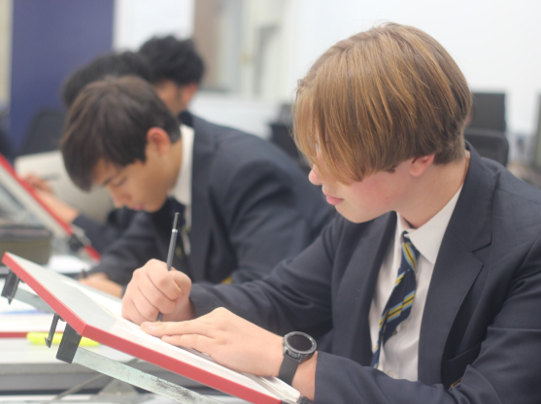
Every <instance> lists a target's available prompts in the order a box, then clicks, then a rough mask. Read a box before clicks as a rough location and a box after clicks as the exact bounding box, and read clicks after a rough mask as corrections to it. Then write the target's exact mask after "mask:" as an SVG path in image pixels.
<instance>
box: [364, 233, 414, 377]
mask: <svg viewBox="0 0 541 404" xmlns="http://www.w3.org/2000/svg"><path fill="white" fill-rule="evenodd" d="M402 240H403V242H402V260H401V262H400V268H398V276H397V277H396V281H395V284H394V288H393V291H392V293H391V296H390V297H389V300H388V301H387V304H386V305H385V308H384V309H383V314H382V315H381V319H380V321H379V336H378V343H377V345H376V346H375V347H374V355H373V356H372V366H373V367H375V368H377V367H378V364H379V357H380V354H381V349H382V347H383V345H384V344H385V343H386V342H387V341H388V340H389V338H391V337H392V336H393V335H395V334H396V328H397V327H398V325H399V324H400V323H401V322H402V321H404V320H405V319H406V318H408V316H409V315H410V312H411V306H412V305H413V299H414V298H415V286H416V281H415V270H416V269H417V258H418V257H419V251H417V250H416V249H415V247H414V246H413V244H412V243H411V241H410V240H409V238H408V236H407V233H406V232H403V233H402Z"/></svg>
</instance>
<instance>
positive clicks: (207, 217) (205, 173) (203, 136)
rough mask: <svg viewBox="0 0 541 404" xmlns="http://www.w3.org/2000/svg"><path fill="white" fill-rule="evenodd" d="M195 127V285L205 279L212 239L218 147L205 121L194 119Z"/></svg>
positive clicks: (192, 232)
mask: <svg viewBox="0 0 541 404" xmlns="http://www.w3.org/2000/svg"><path fill="white" fill-rule="evenodd" d="M192 119H193V128H194V144H193V163H192V164H193V168H192V226H191V230H190V243H191V253H190V264H191V269H192V275H193V278H194V279H193V280H194V281H195V282H197V281H202V280H204V279H205V271H206V264H207V256H208V249H209V246H210V237H211V220H212V219H211V212H212V210H211V209H212V207H211V204H210V195H209V186H208V184H209V178H208V177H209V171H210V166H211V164H212V156H213V150H214V147H215V144H214V139H213V138H212V135H211V134H209V133H208V128H207V126H206V124H205V122H204V121H202V120H201V119H199V118H197V117H195V116H192Z"/></svg>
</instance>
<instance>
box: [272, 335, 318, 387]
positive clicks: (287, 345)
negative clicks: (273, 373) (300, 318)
mask: <svg viewBox="0 0 541 404" xmlns="http://www.w3.org/2000/svg"><path fill="white" fill-rule="evenodd" d="M282 345H283V360H282V364H281V366H280V370H279V373H278V378H279V379H281V380H282V381H283V382H285V383H287V384H289V385H291V384H292V382H293V378H294V376H295V374H296V372H297V370H298V367H299V366H300V365H301V364H302V363H303V362H305V361H307V360H309V359H310V358H311V357H312V356H313V354H314V353H315V352H316V349H317V343H316V341H315V340H314V339H313V338H312V337H311V336H309V335H308V334H306V333H304V332H300V331H293V332H290V333H288V334H286V335H285V337H284V338H283V340H282Z"/></svg>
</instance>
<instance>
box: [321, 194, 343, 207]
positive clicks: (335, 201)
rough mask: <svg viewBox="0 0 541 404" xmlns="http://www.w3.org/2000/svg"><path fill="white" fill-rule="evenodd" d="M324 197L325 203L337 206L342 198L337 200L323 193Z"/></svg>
mask: <svg viewBox="0 0 541 404" xmlns="http://www.w3.org/2000/svg"><path fill="white" fill-rule="evenodd" d="M323 194H324V195H325V197H326V198H327V203H328V204H329V205H338V204H339V203H341V202H342V201H343V199H342V198H337V197H336V196H332V195H329V194H326V193H325V192H324V193H323Z"/></svg>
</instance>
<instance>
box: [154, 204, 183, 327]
mask: <svg viewBox="0 0 541 404" xmlns="http://www.w3.org/2000/svg"><path fill="white" fill-rule="evenodd" d="M178 216H179V214H178V212H176V213H175V218H174V219H173V228H172V229H171V241H170V242H169V252H168V253H167V270H168V271H170V270H171V266H172V265H173V257H174V255H175V247H176V245H177V236H178ZM162 318H163V314H162V313H158V319H157V320H156V321H162Z"/></svg>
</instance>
